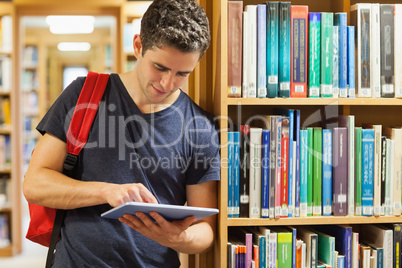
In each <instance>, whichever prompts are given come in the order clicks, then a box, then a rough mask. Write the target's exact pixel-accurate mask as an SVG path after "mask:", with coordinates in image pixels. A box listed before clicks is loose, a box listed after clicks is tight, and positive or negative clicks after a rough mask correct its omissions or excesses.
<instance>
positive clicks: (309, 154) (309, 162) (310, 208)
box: [307, 127, 313, 216]
mask: <svg viewBox="0 0 402 268" xmlns="http://www.w3.org/2000/svg"><path fill="white" fill-rule="evenodd" d="M307 148H308V149H307V216H313V150H312V148H313V128H311V127H309V128H307Z"/></svg>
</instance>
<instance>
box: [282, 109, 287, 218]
mask: <svg viewBox="0 0 402 268" xmlns="http://www.w3.org/2000/svg"><path fill="white" fill-rule="evenodd" d="M281 145H282V147H281V158H282V159H281V188H280V189H281V217H288V199H289V117H287V116H283V117H282V134H281Z"/></svg>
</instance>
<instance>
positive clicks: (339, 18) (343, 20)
mask: <svg viewBox="0 0 402 268" xmlns="http://www.w3.org/2000/svg"><path fill="white" fill-rule="evenodd" d="M334 26H338V27H339V36H338V37H339V41H338V43H339V97H347V95H348V93H347V83H348V82H347V13H345V12H338V13H335V14H334Z"/></svg>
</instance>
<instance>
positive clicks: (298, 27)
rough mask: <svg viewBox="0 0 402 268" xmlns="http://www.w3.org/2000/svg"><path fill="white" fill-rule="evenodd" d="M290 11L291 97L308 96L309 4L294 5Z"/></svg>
mask: <svg viewBox="0 0 402 268" xmlns="http://www.w3.org/2000/svg"><path fill="white" fill-rule="evenodd" d="M290 8H291V12H290V23H291V24H290V32H291V35H290V44H291V46H290V47H291V55H292V60H291V63H290V97H291V98H295V97H301V98H306V97H307V48H308V47H307V44H308V43H307V40H308V28H307V27H308V6H296V5H292V6H291V7H290Z"/></svg>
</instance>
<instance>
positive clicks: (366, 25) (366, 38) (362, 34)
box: [356, 4, 371, 98]
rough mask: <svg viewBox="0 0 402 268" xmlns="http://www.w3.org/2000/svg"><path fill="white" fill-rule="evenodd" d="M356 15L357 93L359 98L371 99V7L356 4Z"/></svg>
mask: <svg viewBox="0 0 402 268" xmlns="http://www.w3.org/2000/svg"><path fill="white" fill-rule="evenodd" d="M357 12H358V14H357V61H358V63H357V66H356V67H357V68H358V80H357V81H358V83H357V93H358V96H359V97H360V98H370V97H371V77H370V48H371V46H370V27H371V5H370V4H358V11H357Z"/></svg>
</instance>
